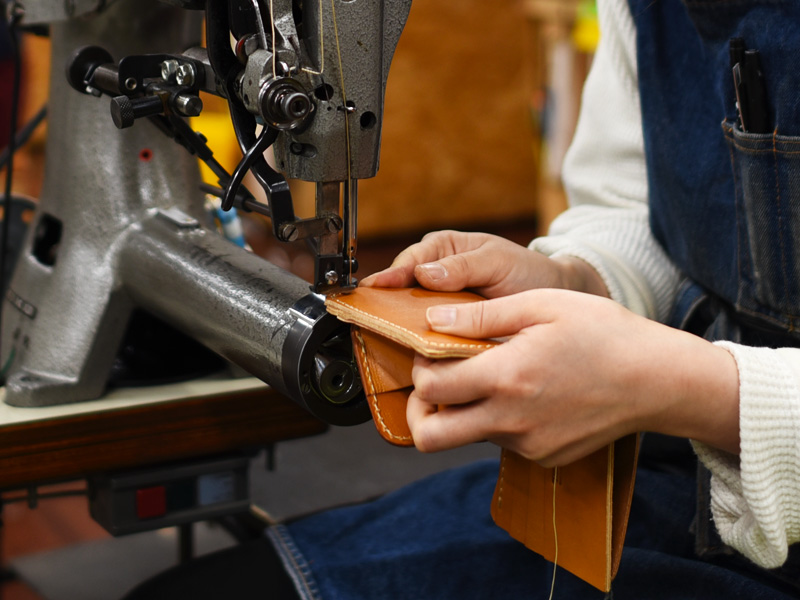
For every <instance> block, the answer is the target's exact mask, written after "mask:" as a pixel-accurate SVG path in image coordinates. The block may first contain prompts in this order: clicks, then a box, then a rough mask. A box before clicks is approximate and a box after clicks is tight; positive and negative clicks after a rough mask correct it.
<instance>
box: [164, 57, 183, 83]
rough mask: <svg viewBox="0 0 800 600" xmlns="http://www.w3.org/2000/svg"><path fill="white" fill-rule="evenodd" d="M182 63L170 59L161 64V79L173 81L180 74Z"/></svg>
mask: <svg viewBox="0 0 800 600" xmlns="http://www.w3.org/2000/svg"><path fill="white" fill-rule="evenodd" d="M179 66H180V63H179V62H178V61H177V60H175V59H174V58H169V59H167V60H165V61H164V62H162V63H161V79H163V80H164V81H172V79H173V78H174V77H175V75H176V74H177V73H178V67H179Z"/></svg>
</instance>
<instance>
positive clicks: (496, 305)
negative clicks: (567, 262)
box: [426, 290, 569, 339]
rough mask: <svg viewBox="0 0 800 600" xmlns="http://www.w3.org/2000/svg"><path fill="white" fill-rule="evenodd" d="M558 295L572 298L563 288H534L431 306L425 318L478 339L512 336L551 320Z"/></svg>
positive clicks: (441, 327) (439, 328) (447, 330)
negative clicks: (465, 302)
mask: <svg viewBox="0 0 800 600" xmlns="http://www.w3.org/2000/svg"><path fill="white" fill-rule="evenodd" d="M559 299H562V300H565V301H568V300H569V298H568V297H566V298H565V297H564V292H563V291H561V290H531V291H528V292H524V293H520V294H514V295H511V296H505V297H501V298H495V299H492V300H484V301H482V302H471V303H467V304H441V305H439V306H432V307H430V308H428V310H427V313H426V319H427V321H428V325H429V326H430V328H431V329H433V330H434V331H438V332H441V333H449V334H452V335H460V336H463V337H468V338H476V339H480V338H495V337H503V336H510V335H515V334H517V333H519V332H520V331H521V330H522V329H524V328H526V327H530V326H532V325H538V324H542V323H547V322H550V321H552V320H553V318H554V316H555V315H556V314H557V312H558V311H559V309H560V304H558V301H559Z"/></svg>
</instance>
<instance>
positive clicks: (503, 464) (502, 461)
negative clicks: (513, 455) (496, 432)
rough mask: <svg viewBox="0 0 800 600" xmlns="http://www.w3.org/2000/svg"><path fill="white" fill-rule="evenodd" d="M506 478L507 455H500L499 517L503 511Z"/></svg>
mask: <svg viewBox="0 0 800 600" xmlns="http://www.w3.org/2000/svg"><path fill="white" fill-rule="evenodd" d="M505 476H506V453H505V452H501V453H500V476H499V479H498V483H497V515H498V516H500V511H501V510H503V484H504V483H505Z"/></svg>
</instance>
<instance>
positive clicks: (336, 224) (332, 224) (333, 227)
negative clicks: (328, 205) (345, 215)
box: [325, 215, 342, 233]
mask: <svg viewBox="0 0 800 600" xmlns="http://www.w3.org/2000/svg"><path fill="white" fill-rule="evenodd" d="M325 226H326V227H327V228H328V231H330V232H331V233H336V232H337V231H341V229H342V220H341V219H340V218H339V216H338V215H337V216H334V217H328V218H327V220H326V221H325Z"/></svg>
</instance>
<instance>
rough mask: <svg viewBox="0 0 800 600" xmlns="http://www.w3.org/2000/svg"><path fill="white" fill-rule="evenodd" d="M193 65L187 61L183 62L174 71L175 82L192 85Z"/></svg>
mask: <svg viewBox="0 0 800 600" xmlns="http://www.w3.org/2000/svg"><path fill="white" fill-rule="evenodd" d="M194 76H195V72H194V65H192V64H189V63H183V64H182V65H180V66H179V67H178V70H177V71H176V72H175V82H176V83H177V84H178V85H188V86H192V85H194Z"/></svg>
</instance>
